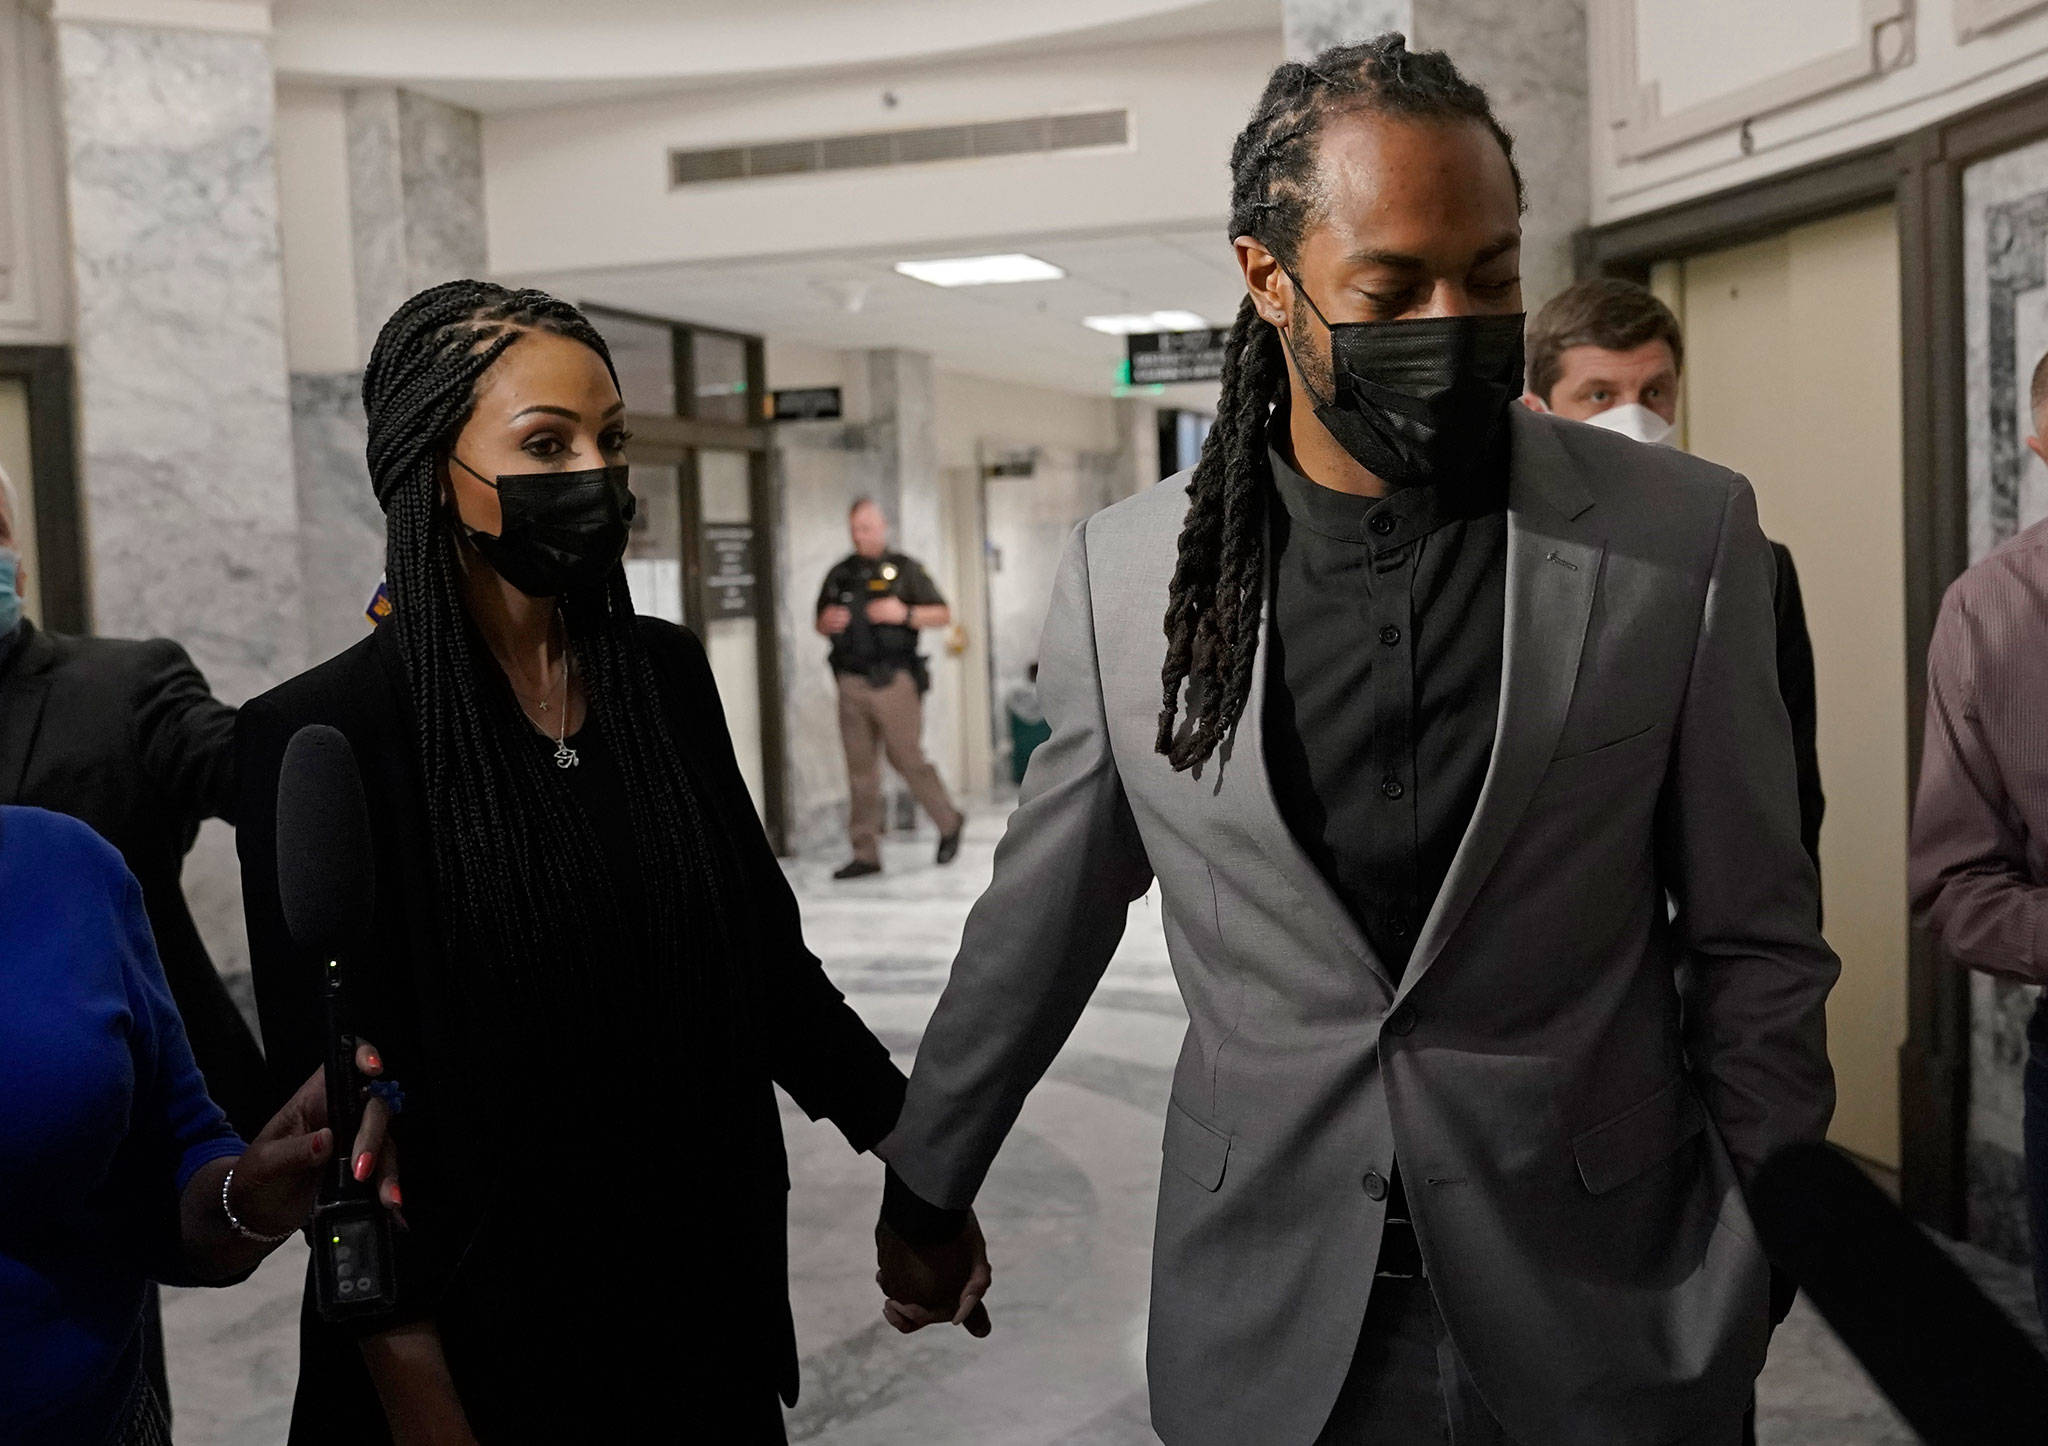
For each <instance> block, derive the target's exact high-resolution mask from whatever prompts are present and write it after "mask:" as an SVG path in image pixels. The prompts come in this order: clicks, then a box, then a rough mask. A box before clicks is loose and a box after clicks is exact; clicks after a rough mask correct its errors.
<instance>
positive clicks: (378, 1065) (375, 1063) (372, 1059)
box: [368, 1051, 384, 1069]
mask: <svg viewBox="0 0 2048 1446" xmlns="http://www.w3.org/2000/svg"><path fill="white" fill-rule="evenodd" d="M368 1062H369V1066H370V1068H371V1069H382V1068H384V1061H383V1060H381V1059H379V1058H377V1056H376V1053H375V1052H374V1051H373V1052H372V1053H371V1054H370V1055H369V1056H368Z"/></svg>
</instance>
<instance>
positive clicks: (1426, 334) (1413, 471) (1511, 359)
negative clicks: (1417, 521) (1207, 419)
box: [1282, 271, 1524, 487]
mask: <svg viewBox="0 0 2048 1446" xmlns="http://www.w3.org/2000/svg"><path fill="white" fill-rule="evenodd" d="M1287 279H1288V280H1290V281H1292V282H1294V289H1295V291H1296V293H1297V294H1299V295H1300V297H1301V299H1302V300H1303V301H1306V302H1307V303H1308V308H1309V310H1310V311H1312V312H1314V313H1315V316H1316V320H1317V321H1320V322H1322V324H1323V329H1324V330H1325V331H1327V332H1328V333H1329V334H1330V376H1331V381H1332V388H1331V390H1332V395H1330V396H1328V397H1323V396H1319V395H1317V393H1316V390H1315V388H1314V387H1313V386H1310V387H1309V389H1308V392H1309V400H1310V401H1312V402H1314V403H1315V411H1316V420H1317V421H1319V422H1321V423H1322V424H1323V426H1324V427H1326V428H1327V429H1328V430H1329V433H1330V435H1331V436H1332V437H1335V438H1336V439H1337V444H1338V445H1339V446H1341V447H1342V448H1343V449H1344V450H1345V451H1346V452H1349V453H1350V454H1351V456H1352V457H1353V458H1354V459H1355V460H1356V461H1357V462H1358V465H1359V466H1361V467H1363V468H1365V469H1366V470H1367V471H1369V472H1371V473H1372V474H1373V475H1374V476H1375V477H1378V478H1379V479H1381V480H1382V481H1384V482H1386V483H1388V484H1389V485H1391V486H1395V487H1412V486H1415V485H1417V484H1419V483H1425V482H1436V481H1441V480H1444V479H1446V478H1457V477H1460V476H1463V475H1464V474H1466V473H1468V472H1470V471H1471V470H1472V469H1473V468H1474V467H1475V466H1477V465H1478V464H1479V463H1480V462H1481V461H1482V460H1484V458H1485V457H1486V454H1487V449H1488V448H1490V447H1491V446H1492V445H1493V441H1494V438H1495V437H1496V436H1497V435H1498V434H1499V432H1500V428H1501V425H1502V423H1503V422H1504V421H1505V420H1506V419H1507V412H1508V407H1509V406H1510V405H1511V404H1512V403H1513V402H1514V400H1515V398H1516V397H1518V396H1520V395H1521V394H1522V328H1523V322H1524V316H1523V313H1521V312H1516V313H1514V314H1513V315H1511V316H1433V317H1427V318H1424V319H1423V320H1420V321H1347V322H1340V323H1338V324H1336V325H1334V326H1333V325H1331V323H1330V321H1329V318H1327V317H1325V316H1324V315H1323V312H1322V308H1321V307H1319V306H1317V305H1316V304H1315V300H1314V298H1312V297H1310V295H1309V294H1308V290H1307V288H1306V287H1304V286H1303V285H1302V284H1301V282H1300V280H1299V279H1298V278H1297V277H1296V276H1295V274H1294V273H1293V272H1292V271H1288V273H1287ZM1282 335H1283V336H1284V335H1285V332H1284V331H1283V332H1282ZM1292 345H1293V343H1292V342H1291V341H1290V342H1289V348H1290V350H1291V349H1292ZM1295 367H1296V370H1298V371H1300V372H1301V374H1302V380H1303V383H1304V384H1305V385H1306V384H1307V379H1308V373H1307V370H1306V369H1305V368H1303V367H1302V366H1301V358H1299V357H1296V358H1295Z"/></svg>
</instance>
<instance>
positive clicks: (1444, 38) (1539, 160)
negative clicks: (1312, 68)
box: [1283, 0, 1592, 312]
mask: <svg viewBox="0 0 2048 1446" xmlns="http://www.w3.org/2000/svg"><path fill="white" fill-rule="evenodd" d="M1283 16H1284V19H1283V26H1284V30H1285V34H1286V46H1287V56H1288V58H1289V59H1290V60H1307V59H1309V58H1310V57H1312V56H1313V55H1315V54H1316V52H1318V51H1319V50H1322V49H1324V48H1325V47H1327V46H1330V45H1342V44H1350V43H1354V42H1356V41H1360V40H1366V39H1370V38H1371V37H1372V36H1375V35H1378V34H1381V33H1382V32H1384V31H1388V30H1399V31H1401V32H1403V33H1404V34H1406V35H1407V36H1408V40H1409V44H1410V46H1411V47H1412V48H1414V49H1417V50H1420V49H1424V48H1427V49H1431V50H1443V51H1448V52H1449V53H1450V56H1451V58H1452V59H1453V60H1455V61H1456V62H1457V64H1458V68H1459V69H1460V70H1462V71H1463V72H1464V73H1465V75H1466V76H1467V77H1468V78H1469V79H1471V80H1473V81H1475V82H1477V83H1478V84H1479V85H1481V86H1483V87H1484V88H1485V89H1486V92H1487V94H1488V96H1489V97H1491V99H1492V101H1493V107H1494V112H1495V114H1496V115H1498V116H1499V117H1500V120H1501V123H1502V124H1503V125H1505V126H1506V127H1507V129H1508V132H1509V133H1510V134H1511V135H1513V136H1514V138H1515V157H1516V161H1517V163H1518V164H1519V165H1520V166H1521V169H1522V176H1523V180H1524V182H1525V183H1526V188H1527V192H1528V199H1529V209H1528V213H1527V214H1526V215H1525V216H1524V217H1523V218H1522V295H1523V298H1524V300H1525V301H1526V302H1527V304H1528V309H1529V310H1530V311H1532V312H1533V311H1535V310H1536V309H1537V308H1538V307H1540V306H1542V305H1543V303H1544V302H1545V301H1547V300H1549V299H1550V298H1551V297H1552V296H1554V295H1556V294H1557V293H1558V292H1559V291H1562V290H1563V289H1564V288H1565V287H1567V286H1569V285H1570V284H1571V281H1572V235H1573V233H1574V232H1576V231H1577V230H1578V229H1579V228H1580V227H1582V226H1584V225H1585V224H1586V222H1587V219H1588V217H1589V216H1590V215H1591V207H1592V182H1591V178H1590V175H1589V173H1588V170H1587V163H1586V156H1587V146H1588V133H1587V89H1588V82H1587V69H1586V6H1585V0H1519V3H1517V4H1514V5H1502V4H1499V3H1497V0H1286V6H1285V10H1284V12H1283Z"/></svg>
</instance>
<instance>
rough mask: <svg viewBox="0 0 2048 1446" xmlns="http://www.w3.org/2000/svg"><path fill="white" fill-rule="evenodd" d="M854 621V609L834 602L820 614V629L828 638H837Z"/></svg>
mask: <svg viewBox="0 0 2048 1446" xmlns="http://www.w3.org/2000/svg"><path fill="white" fill-rule="evenodd" d="M852 622H853V610H852V609H851V608H846V607H842V606H840V605H839V604H838V603H834V604H832V606H831V607H828V608H826V609H825V610H824V611H822V612H820V613H819V614H818V631H819V632H820V633H822V634H824V635H825V636H826V637H828V638H836V637H838V636H839V635H840V634H841V633H843V632H845V631H846V630H847V628H848V627H849V626H850V625H851V624H852Z"/></svg>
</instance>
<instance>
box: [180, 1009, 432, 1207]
mask: <svg viewBox="0 0 2048 1446" xmlns="http://www.w3.org/2000/svg"><path fill="white" fill-rule="evenodd" d="M356 1069H357V1070H358V1071H360V1072H361V1073H362V1075H363V1076H364V1077H365V1078H366V1079H377V1078H379V1077H380V1076H382V1075H383V1073H384V1061H383V1059H382V1058H381V1057H380V1056H379V1055H378V1053H377V1048H376V1046H375V1045H372V1044H370V1043H368V1042H367V1041H360V1040H359V1041H358V1042H357V1044H356ZM390 1125H391V1111H390V1108H389V1107H388V1106H387V1105H386V1104H385V1103H384V1101H383V1100H381V1099H378V1098H377V1097H375V1096H372V1097H371V1098H370V1100H369V1101H368V1103H367V1104H365V1105H364V1107H363V1122H362V1126H361V1128H359V1129H358V1130H357V1131H356V1137H355V1140H354V1142H353V1143H352V1144H351V1145H350V1146H349V1160H350V1162H351V1165H350V1173H351V1174H352V1175H354V1176H355V1178H356V1179H358V1180H368V1179H370V1178H371V1177H372V1175H374V1176H375V1177H376V1180H377V1198H378V1199H379V1200H381V1201H383V1202H384V1204H385V1206H386V1207H387V1208H388V1209H389V1210H390V1211H391V1212H392V1214H393V1215H394V1216H396V1217H397V1219H398V1222H399V1224H401V1225H403V1224H404V1223H405V1216H404V1215H403V1214H402V1213H401V1212H400V1211H399V1208H398V1207H399V1202H400V1199H401V1196H400V1193H399V1188H398V1142H397V1141H396V1140H391V1139H388V1138H387V1136H388V1133H389V1130H390ZM333 1153H334V1131H333V1130H331V1129H329V1128H328V1124H327V1089H326V1085H325V1082H324V1080H323V1079H322V1076H321V1072H320V1071H319V1070H314V1071H313V1073H312V1075H311V1076H310V1077H309V1078H308V1079H307V1080H306V1082H305V1083H304V1084H302V1085H300V1086H299V1090H298V1093H297V1094H295V1095H293V1096H292V1097H291V1099H290V1100H289V1101H287V1102H286V1104H285V1106H284V1108H283V1109H281V1110H279V1111H278V1112H277V1113H276V1114H275V1115H274V1116H272V1117H271V1120H270V1123H269V1124H267V1125H265V1126H264V1127H263V1130H262V1132H261V1133H260V1134H258V1135H257V1136H256V1138H255V1139H254V1140H251V1141H250V1142H249V1148H248V1149H247V1150H246V1151H245V1152H244V1153H243V1155H242V1158H241V1159H240V1160H238V1161H237V1162H236V1163H235V1176H234V1180H233V1182H232V1183H231V1184H230V1186H229V1197H228V1204H229V1206H230V1207H231V1208H232V1209H233V1210H234V1212H235V1218H236V1219H238V1220H240V1221H241V1222H242V1223H243V1224H244V1225H246V1226H248V1227H249V1229H251V1230H253V1231H255V1232H257V1233H258V1234H262V1235H280V1234H284V1233H285V1232H287V1231H292V1230H296V1229H298V1228H299V1227H300V1226H301V1225H303V1224H305V1222H306V1217H307V1216H308V1215H309V1214H311V1213H312V1210H313V1200H314V1196H315V1195H316V1194H317V1193H318V1191H319V1188H320V1172H321V1171H322V1170H323V1169H324V1168H325V1167H326V1165H327V1162H328V1160H329V1159H330V1158H331V1157H332V1155H333ZM214 1208H215V1210H216V1211H218V1210H219V1208H220V1207H219V1205H218V1203H217V1202H216V1204H215V1206H214Z"/></svg>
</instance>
